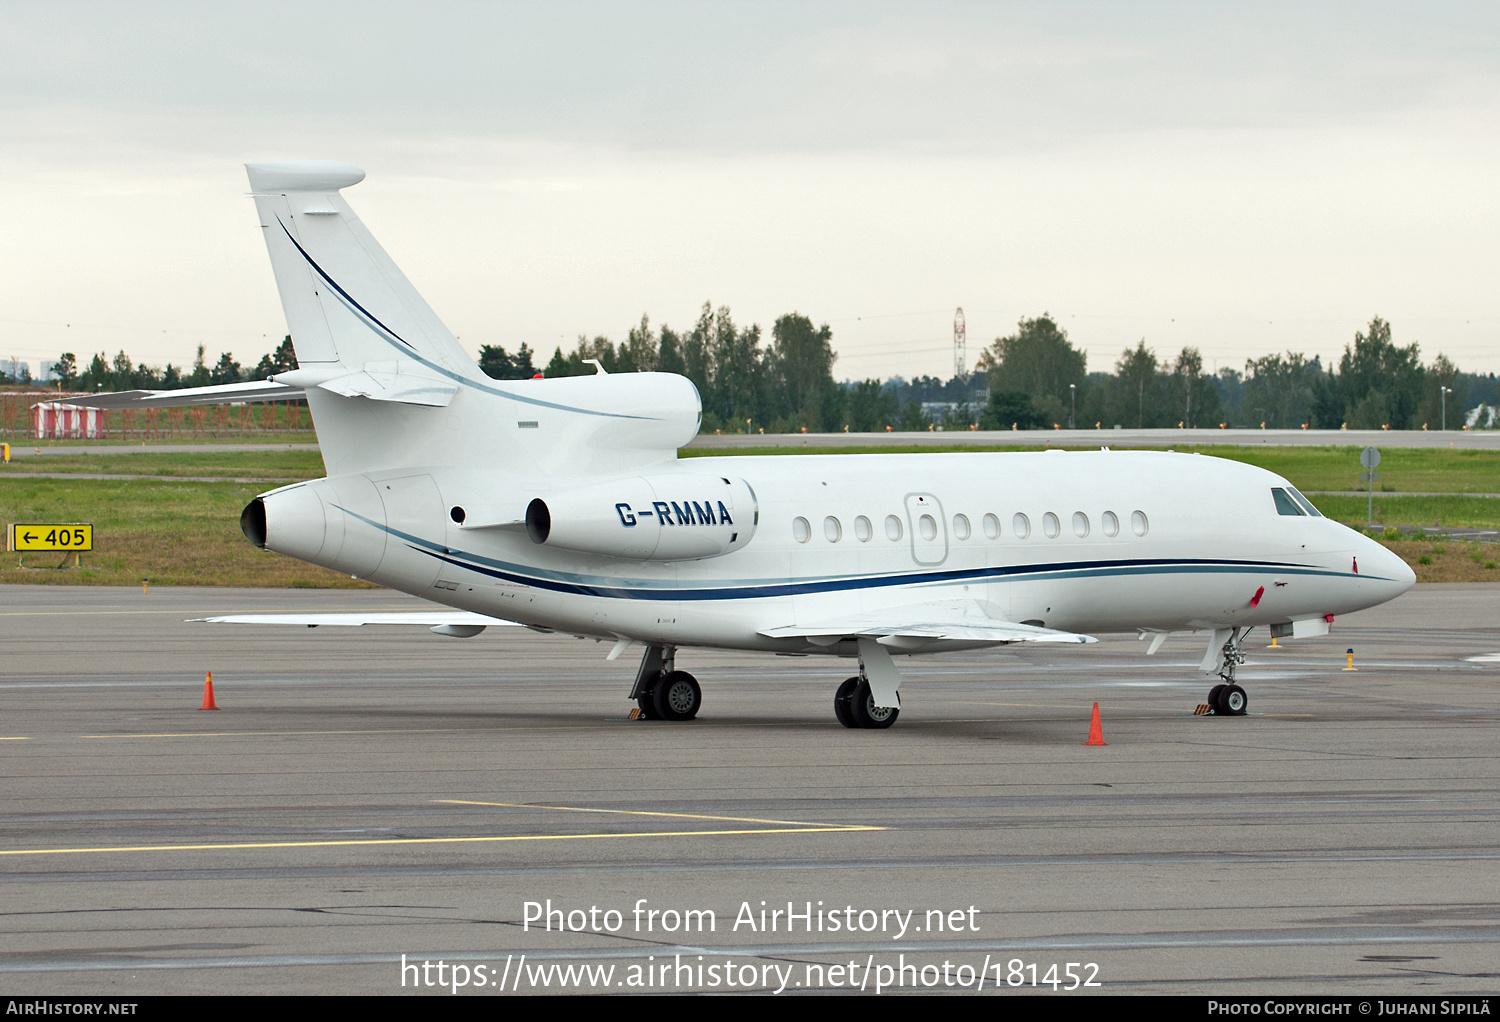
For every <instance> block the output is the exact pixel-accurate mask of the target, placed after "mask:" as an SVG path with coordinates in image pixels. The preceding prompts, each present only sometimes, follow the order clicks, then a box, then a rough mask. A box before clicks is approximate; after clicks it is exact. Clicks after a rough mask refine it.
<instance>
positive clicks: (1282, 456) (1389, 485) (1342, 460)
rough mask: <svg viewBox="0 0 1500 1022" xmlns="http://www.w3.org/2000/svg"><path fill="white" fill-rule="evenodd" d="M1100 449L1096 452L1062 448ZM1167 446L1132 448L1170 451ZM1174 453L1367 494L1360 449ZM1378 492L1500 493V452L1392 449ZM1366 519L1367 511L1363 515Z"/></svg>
mask: <svg viewBox="0 0 1500 1022" xmlns="http://www.w3.org/2000/svg"><path fill="white" fill-rule="evenodd" d="M1040 449H1041V448H1036V447H1015V446H1002V447H964V446H959V445H944V446H939V447H917V446H915V445H912V444H902V445H897V444H891V445H884V446H882V445H871V446H868V447H746V448H741V449H735V450H730V449H724V448H702V447H695V448H691V449H689V450H685V451H683V452H682V456H683V457H689V458H692V457H698V458H702V457H714V456H722V455H762V454H780V455H798V454H916V453H926V452H951V451H967V452H977V451H1031V452H1035V451H1037V450H1040ZM1064 449H1067V450H1097V448H1093V447H1089V448H1064ZM1166 449H1167V448H1129V450H1166ZM1171 449H1172V450H1176V451H1195V452H1198V453H1202V454H1204V455H1206V456H1210V457H1214V458H1228V459H1229V460H1231V461H1242V462H1244V463H1245V464H1247V465H1256V466H1258V467H1260V468H1264V469H1267V470H1269V471H1271V472H1275V473H1276V474H1278V475H1281V476H1285V477H1286V478H1287V479H1289V480H1291V483H1292V485H1293V486H1295V487H1297V488H1298V489H1299V490H1349V491H1355V490H1358V491H1360V492H1363V491H1364V488H1365V484H1363V483H1361V482H1360V481H1359V474H1360V472H1361V471H1362V469H1361V468H1360V466H1359V452H1360V450H1361V449H1362V448H1359V447H1251V446H1228V445H1225V446H1201V447H1200V446H1189V445H1182V444H1179V445H1176V446H1174V447H1173V448H1171ZM1376 472H1377V473H1378V474H1379V476H1380V478H1379V479H1377V480H1376V483H1375V489H1376V492H1377V493H1379V492H1381V491H1382V490H1384V491H1388V492H1389V491H1395V492H1403V493H1411V492H1418V493H1500V450H1494V451H1490V450H1473V449H1470V448H1463V449H1460V448H1456V447H1391V448H1388V449H1386V450H1383V451H1381V452H1380V467H1379V468H1378V469H1376ZM1361 517H1363V513H1361Z"/></svg>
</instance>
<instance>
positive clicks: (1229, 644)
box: [1208, 628, 1250, 717]
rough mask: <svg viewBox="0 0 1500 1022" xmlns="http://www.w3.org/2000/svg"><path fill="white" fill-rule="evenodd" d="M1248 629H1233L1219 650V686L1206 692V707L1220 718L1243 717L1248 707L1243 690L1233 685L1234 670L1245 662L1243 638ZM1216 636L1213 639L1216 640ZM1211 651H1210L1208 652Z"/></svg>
mask: <svg viewBox="0 0 1500 1022" xmlns="http://www.w3.org/2000/svg"><path fill="white" fill-rule="evenodd" d="M1249 634H1250V629H1249V628H1243V629H1242V628H1235V629H1233V630H1231V631H1230V633H1229V638H1228V640H1227V641H1225V643H1224V645H1223V646H1222V647H1221V648H1220V650H1219V679H1220V684H1218V685H1215V686H1214V687H1213V688H1211V689H1209V690H1208V705H1209V706H1211V707H1212V708H1213V711H1214V713H1215V714H1216V715H1218V716H1221V717H1243V716H1244V715H1245V712H1246V709H1247V708H1248V707H1249V705H1250V697H1249V696H1248V695H1246V694H1245V690H1244V689H1242V688H1240V686H1238V685H1236V684H1235V683H1234V670H1235V668H1236V667H1238V666H1239V665H1240V664H1242V663H1244V662H1245V651H1244V648H1243V647H1244V643H1245V637H1246V636H1247V635H1249ZM1217 637H1218V636H1217V634H1216V635H1215V638H1217ZM1210 651H1211V650H1210Z"/></svg>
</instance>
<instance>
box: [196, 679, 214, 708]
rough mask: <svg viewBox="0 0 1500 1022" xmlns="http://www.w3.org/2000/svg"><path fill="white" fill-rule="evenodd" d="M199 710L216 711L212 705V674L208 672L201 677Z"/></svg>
mask: <svg viewBox="0 0 1500 1022" xmlns="http://www.w3.org/2000/svg"><path fill="white" fill-rule="evenodd" d="M198 709H200V710H217V709H218V707H217V706H215V705H214V672H213V671H208V672H207V673H205V674H204V676H203V705H202V706H200V707H198Z"/></svg>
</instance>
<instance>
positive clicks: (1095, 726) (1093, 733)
mask: <svg viewBox="0 0 1500 1022" xmlns="http://www.w3.org/2000/svg"><path fill="white" fill-rule="evenodd" d="M1083 744H1084V745H1108V744H1109V743H1108V742H1106V741H1105V740H1104V728H1102V727H1100V725H1099V704H1098V703H1095V704H1094V719H1093V721H1092V722H1091V723H1090V724H1089V740H1088V741H1086V742H1084V743H1083Z"/></svg>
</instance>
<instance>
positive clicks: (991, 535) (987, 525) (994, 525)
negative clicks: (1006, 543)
mask: <svg viewBox="0 0 1500 1022" xmlns="http://www.w3.org/2000/svg"><path fill="white" fill-rule="evenodd" d="M984 535H985V537H986V538H988V539H999V538H1000V519H998V518H996V517H995V516H994V515H985V516H984Z"/></svg>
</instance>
